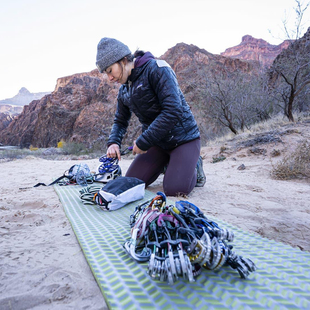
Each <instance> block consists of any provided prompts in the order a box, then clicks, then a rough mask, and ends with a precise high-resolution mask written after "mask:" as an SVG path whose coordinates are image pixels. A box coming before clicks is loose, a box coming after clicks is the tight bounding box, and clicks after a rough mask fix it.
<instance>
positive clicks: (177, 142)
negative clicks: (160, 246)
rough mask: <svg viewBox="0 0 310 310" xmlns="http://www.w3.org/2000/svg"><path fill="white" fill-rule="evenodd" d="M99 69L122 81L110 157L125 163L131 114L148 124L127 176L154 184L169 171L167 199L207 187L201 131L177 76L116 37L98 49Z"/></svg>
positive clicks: (166, 180) (162, 63)
mask: <svg viewBox="0 0 310 310" xmlns="http://www.w3.org/2000/svg"><path fill="white" fill-rule="evenodd" d="M96 65H97V68H98V70H99V71H100V72H101V73H103V72H105V73H106V74H107V75H108V78H109V80H110V81H111V82H115V83H120V84H122V86H121V87H120V89H119V93H118V98H117V109H116V113H115V118H114V124H113V127H112V130H111V134H110V136H109V139H108V150H107V156H108V157H118V158H119V159H120V157H121V155H120V146H121V142H122V139H123V136H124V134H125V132H126V130H127V127H128V123H129V119H130V117H131V113H132V112H133V113H135V114H136V116H137V117H138V119H139V121H140V123H141V124H142V134H141V135H140V136H139V137H138V138H137V140H136V141H135V142H134V146H133V154H134V155H135V154H137V156H136V157H135V159H134V160H133V162H132V164H131V165H130V167H129V169H128V171H127V173H126V176H130V177H136V178H139V179H141V180H143V181H144V182H145V184H146V186H148V185H150V184H152V183H153V182H154V181H155V180H156V179H157V178H158V176H159V175H160V174H161V173H162V172H163V171H164V169H165V175H164V179H163V189H164V192H165V194H166V195H167V196H179V195H181V196H182V195H183V196H184V195H188V194H189V193H190V192H191V191H192V190H193V188H194V187H195V186H203V185H204V183H205V175H204V173H203V169H202V160H201V157H200V156H199V154H200V133H199V129H198V126H197V123H196V121H195V119H194V116H193V114H192V112H191V110H190V107H189V105H188V104H187V102H186V101H185V98H184V96H183V94H182V92H181V90H180V87H179V85H178V82H177V79H176V75H175V73H174V71H173V70H172V69H171V67H170V66H169V65H168V64H167V63H166V62H165V61H163V60H159V59H155V58H154V56H153V55H152V54H151V53H150V52H146V53H144V52H142V51H136V52H135V54H134V55H132V54H131V51H130V50H129V48H128V47H127V46H126V45H125V44H123V43H121V42H120V41H118V40H116V39H111V38H103V39H101V40H100V42H99V44H98V49H97V61H96Z"/></svg>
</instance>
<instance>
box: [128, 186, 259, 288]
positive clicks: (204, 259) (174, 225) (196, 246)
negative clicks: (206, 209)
mask: <svg viewBox="0 0 310 310" xmlns="http://www.w3.org/2000/svg"><path fill="white" fill-rule="evenodd" d="M130 226H131V239H130V240H128V241H126V242H125V243H124V245H123V246H124V249H125V250H126V252H127V253H128V254H129V255H130V256H131V257H132V258H133V259H134V260H136V261H137V262H148V271H147V272H148V274H149V275H150V276H151V277H152V278H154V279H158V280H160V281H167V282H168V283H169V284H173V283H174V282H175V281H177V279H178V278H179V277H182V278H183V279H184V280H187V281H189V282H193V281H194V278H195V277H197V276H198V275H199V274H200V273H201V272H202V269H203V268H204V269H208V270H218V269H220V268H221V267H222V266H223V265H225V264H226V265H228V266H230V267H231V268H232V269H236V270H237V271H238V272H239V275H240V277H241V278H244V279H245V278H247V277H248V276H249V274H250V272H253V271H255V270H256V266H255V264H254V263H253V262H252V261H251V260H250V259H248V258H243V257H242V256H240V255H237V254H236V253H235V252H234V251H232V248H233V246H232V245H229V244H228V242H232V241H233V239H234V234H233V232H232V231H230V230H228V229H226V228H220V227H219V226H218V224H217V223H215V222H214V221H212V220H210V219H208V218H207V217H206V216H205V215H204V214H203V213H202V212H201V211H200V209H199V208H198V207H197V206H195V205H194V204H192V203H190V202H188V201H177V202H176V203H175V206H173V205H169V206H168V205H166V196H165V194H163V193H162V192H158V193H157V195H156V196H155V197H154V198H153V199H150V200H148V201H146V202H144V203H142V204H140V205H138V206H137V207H136V209H135V211H134V212H133V214H132V215H131V216H130Z"/></svg>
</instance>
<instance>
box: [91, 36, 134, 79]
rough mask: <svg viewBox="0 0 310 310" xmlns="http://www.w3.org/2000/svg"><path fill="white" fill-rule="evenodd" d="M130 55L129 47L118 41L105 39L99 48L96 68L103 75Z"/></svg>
mask: <svg viewBox="0 0 310 310" xmlns="http://www.w3.org/2000/svg"><path fill="white" fill-rule="evenodd" d="M129 54H131V51H130V49H129V48H128V46H127V45H125V44H123V43H122V42H120V41H118V40H116V39H111V38H103V39H101V40H100V42H99V43H98V46H97V60H96V66H97V68H98V70H99V72H101V73H102V72H103V71H105V70H106V69H107V68H108V67H110V66H111V65H113V64H114V63H116V62H117V61H119V60H121V59H122V58H124V57H125V56H127V55H129Z"/></svg>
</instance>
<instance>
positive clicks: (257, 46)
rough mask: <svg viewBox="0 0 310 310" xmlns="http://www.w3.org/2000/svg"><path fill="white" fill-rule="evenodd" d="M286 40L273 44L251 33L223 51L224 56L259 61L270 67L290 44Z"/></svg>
mask: <svg viewBox="0 0 310 310" xmlns="http://www.w3.org/2000/svg"><path fill="white" fill-rule="evenodd" d="M290 43H291V41H289V40H286V41H284V42H282V43H281V44H279V45H272V44H269V43H268V42H266V41H264V40H262V39H255V38H253V37H252V36H250V35H245V36H244V37H242V42H241V43H240V44H239V45H237V46H234V47H230V48H228V49H226V50H225V52H223V53H221V55H222V56H225V57H230V58H238V59H243V60H255V61H258V62H259V63H260V64H261V65H262V66H263V67H270V65H271V64H272V62H273V61H274V59H275V58H276V57H277V56H278V55H279V54H280V53H281V52H282V50H283V49H286V48H287V47H288V46H289V45H290Z"/></svg>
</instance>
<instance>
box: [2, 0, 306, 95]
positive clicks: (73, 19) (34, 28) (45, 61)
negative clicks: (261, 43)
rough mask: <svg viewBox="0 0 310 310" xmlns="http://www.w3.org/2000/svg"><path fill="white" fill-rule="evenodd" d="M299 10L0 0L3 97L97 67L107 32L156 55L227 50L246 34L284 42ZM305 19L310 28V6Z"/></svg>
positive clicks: (161, 0) (202, 0)
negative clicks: (286, 26) (192, 48)
mask: <svg viewBox="0 0 310 310" xmlns="http://www.w3.org/2000/svg"><path fill="white" fill-rule="evenodd" d="M305 2H307V1H306V0H305ZM294 7H295V0H260V1H258V0H188V1H187V0H186V1H185V0H184V1H183V0H126V1H125V0H117V1H116V0H109V1H107V0H49V1H46V0H0V70H1V73H0V100H2V99H6V98H11V97H13V96H14V95H16V94H17V93H18V91H19V89H20V88H21V87H26V88H27V89H28V90H29V91H30V92H43V91H53V90H54V88H55V85H56V81H57V78H59V77H63V76H67V75H71V74H75V73H80V72H89V71H91V70H93V69H95V68H96V66H95V62H96V50H97V44H98V42H99V41H100V39H101V38H102V37H113V38H116V39H118V40H120V41H122V42H123V43H125V44H127V45H128V47H129V48H130V49H131V51H132V52H134V51H135V50H136V49H137V48H139V49H143V50H148V51H150V52H152V53H153V54H154V55H155V56H156V57H159V56H161V55H162V54H164V53H165V52H166V51H167V50H168V49H169V48H171V47H173V46H175V45H176V44H177V43H181V42H183V43H187V44H194V45H196V46H198V47H199V48H203V49H205V50H207V51H208V52H210V53H213V54H220V53H221V52H224V51H225V49H226V48H229V47H232V46H235V45H238V44H239V43H240V42H241V40H242V37H243V36H244V35H246V34H249V35H252V36H253V37H255V38H257V39H264V40H266V41H267V42H269V43H271V44H275V45H277V44H280V43H281V42H282V41H283V39H285V37H284V34H283V33H282V32H281V29H282V28H283V27H282V20H283V19H284V17H285V12H286V14H287V15H288V16H289V21H290V22H291V23H293V21H294V20H293V17H294V14H293V13H294V12H293V8H294ZM304 23H305V26H304V29H305V31H306V29H307V28H308V27H309V26H310V8H309V9H308V10H307V11H306V15H305V17H304ZM269 30H270V31H271V33H272V35H271V34H270V33H269Z"/></svg>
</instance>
